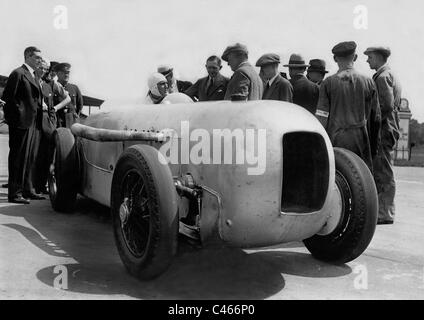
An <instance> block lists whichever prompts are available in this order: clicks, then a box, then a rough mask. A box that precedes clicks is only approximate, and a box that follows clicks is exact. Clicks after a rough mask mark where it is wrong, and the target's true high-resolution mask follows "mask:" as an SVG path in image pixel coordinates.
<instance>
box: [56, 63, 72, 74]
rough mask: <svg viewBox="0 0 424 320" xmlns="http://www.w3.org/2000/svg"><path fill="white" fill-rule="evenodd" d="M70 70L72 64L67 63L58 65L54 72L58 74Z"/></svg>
mask: <svg viewBox="0 0 424 320" xmlns="http://www.w3.org/2000/svg"><path fill="white" fill-rule="evenodd" d="M70 68H71V64H69V63H67V62H62V63H58V64H57V65H56V66H55V67H54V71H56V72H58V71H69V69H70Z"/></svg>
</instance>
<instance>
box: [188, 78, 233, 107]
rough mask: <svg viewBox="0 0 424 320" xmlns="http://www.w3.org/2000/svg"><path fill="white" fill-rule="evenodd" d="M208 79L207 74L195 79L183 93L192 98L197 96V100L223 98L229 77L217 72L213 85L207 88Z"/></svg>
mask: <svg viewBox="0 0 424 320" xmlns="http://www.w3.org/2000/svg"><path fill="white" fill-rule="evenodd" d="M208 80H209V76H207V77H204V78H201V79H199V80H197V81H196V83H195V84H193V85H192V86H191V87H190V88H188V89H187V90H186V91H185V92H184V93H185V94H186V95H188V96H190V97H191V98H192V99H193V98H197V99H198V100H199V101H215V100H224V96H225V92H226V91H227V85H228V81H229V79H228V78H226V77H224V76H223V75H221V74H220V73H218V74H217V76H216V77H215V79H214V83H213V85H212V86H211V87H210V88H209V90H207V85H208ZM193 100H194V99H193Z"/></svg>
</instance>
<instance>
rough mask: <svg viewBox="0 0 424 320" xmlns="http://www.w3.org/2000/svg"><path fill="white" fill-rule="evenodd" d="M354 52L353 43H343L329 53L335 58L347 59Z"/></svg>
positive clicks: (354, 46) (354, 45)
mask: <svg viewBox="0 0 424 320" xmlns="http://www.w3.org/2000/svg"><path fill="white" fill-rule="evenodd" d="M355 50H356V43H355V41H344V42H340V43H338V44H336V45H335V46H334V48H333V50H331V52H332V53H333V54H334V55H335V56H336V57H347V56H349V55H351V54H354V53H355Z"/></svg>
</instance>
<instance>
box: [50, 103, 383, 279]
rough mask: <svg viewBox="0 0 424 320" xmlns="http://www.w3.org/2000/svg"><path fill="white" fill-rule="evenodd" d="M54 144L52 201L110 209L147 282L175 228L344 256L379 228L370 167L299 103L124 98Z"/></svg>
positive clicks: (246, 244)
mask: <svg viewBox="0 0 424 320" xmlns="http://www.w3.org/2000/svg"><path fill="white" fill-rule="evenodd" d="M55 144H56V152H55V160H54V166H52V170H51V176H50V179H49V186H50V198H51V201H52V205H53V207H54V208H55V209H56V210H59V211H70V210H72V208H73V204H74V202H75V199H76V194H78V193H79V194H81V195H83V196H85V197H88V198H90V199H93V200H95V201H97V202H99V203H101V204H103V205H106V206H109V207H111V213H112V221H113V226H114V233H115V240H116V243H117V246H118V249H119V253H120V255H121V258H122V260H123V262H124V264H125V265H126V267H127V268H128V270H129V271H130V272H131V273H132V274H134V275H136V276H138V277H140V278H143V279H146V278H147V279H148V278H152V277H155V276H157V275H159V274H161V273H162V272H163V271H164V270H166V268H167V267H168V266H169V265H170V263H171V261H172V257H173V256H174V255H175V252H176V247H177V244H178V241H177V236H178V233H182V234H184V235H185V236H187V237H189V238H191V239H192V240H193V241H196V242H198V243H199V245H202V246H205V245H208V244H216V243H219V244H225V245H229V246H236V247H241V248H251V247H260V246H268V245H275V244H279V243H284V242H290V241H304V242H305V245H306V247H307V248H308V249H309V250H310V251H311V252H312V254H313V255H314V256H315V257H317V258H319V259H323V260H326V261H332V262H337V263H339V262H342V263H343V262H347V261H350V260H352V259H355V258H356V257H357V256H358V255H360V254H361V253H362V252H363V251H364V250H365V249H366V247H367V245H368V244H369V242H370V241H371V239H372V236H373V233H374V230H375V225H376V221H377V200H376V199H377V195H376V190H375V185H374V181H373V178H372V175H371V173H370V171H369V170H368V168H367V166H366V165H365V163H364V162H363V161H362V160H361V159H360V158H359V157H358V156H356V155H355V154H353V153H351V152H349V151H347V150H343V149H338V148H333V146H332V145H331V142H330V140H329V138H328V136H327V134H326V132H325V129H324V128H323V127H322V125H321V124H320V122H319V121H318V120H317V119H316V118H315V117H314V116H313V115H312V114H310V113H309V112H308V111H306V110H304V109H303V108H301V107H299V106H297V105H294V104H291V103H285V102H277V101H251V102H230V101H220V102H204V103H195V104H194V103H180V104H165V105H150V106H144V105H139V106H128V107H116V108H114V109H113V110H111V111H104V112H100V113H96V114H93V115H90V116H89V117H88V118H87V119H85V121H84V122H83V123H79V124H74V125H73V127H72V128H71V130H69V129H63V128H60V129H58V130H57V132H56V135H55Z"/></svg>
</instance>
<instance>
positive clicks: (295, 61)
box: [284, 53, 309, 68]
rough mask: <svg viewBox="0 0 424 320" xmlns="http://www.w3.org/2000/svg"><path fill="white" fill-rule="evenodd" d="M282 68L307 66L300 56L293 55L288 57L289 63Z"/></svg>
mask: <svg viewBox="0 0 424 320" xmlns="http://www.w3.org/2000/svg"><path fill="white" fill-rule="evenodd" d="M284 67H289V68H291V67H309V64H306V63H305V59H303V57H302V56H301V55H300V54H297V53H293V54H292V55H291V56H290V59H289V63H288V64H285V65H284Z"/></svg>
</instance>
